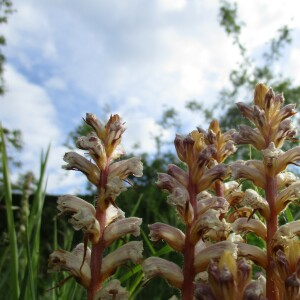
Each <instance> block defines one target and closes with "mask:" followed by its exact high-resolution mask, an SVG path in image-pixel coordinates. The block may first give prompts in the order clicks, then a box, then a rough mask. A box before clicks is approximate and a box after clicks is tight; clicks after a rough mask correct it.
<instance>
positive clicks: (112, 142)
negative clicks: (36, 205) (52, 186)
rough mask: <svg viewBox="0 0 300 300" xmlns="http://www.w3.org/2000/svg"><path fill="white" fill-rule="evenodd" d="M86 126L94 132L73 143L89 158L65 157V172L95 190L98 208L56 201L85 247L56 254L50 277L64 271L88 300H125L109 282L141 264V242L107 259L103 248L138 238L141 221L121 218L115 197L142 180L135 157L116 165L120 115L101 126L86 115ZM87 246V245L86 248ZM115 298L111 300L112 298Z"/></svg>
mask: <svg viewBox="0 0 300 300" xmlns="http://www.w3.org/2000/svg"><path fill="white" fill-rule="evenodd" d="M85 121H86V123H87V124H88V125H89V126H91V128H92V129H93V131H92V132H91V133H89V134H88V135H87V136H84V137H80V138H79V139H78V141H77V147H78V148H79V149H82V150H85V151H87V152H88V155H89V157H90V158H91V160H90V159H88V158H85V157H83V156H82V155H80V154H78V153H76V152H68V153H66V154H65V156H64V161H65V162H66V163H67V164H66V165H64V166H63V168H64V169H66V170H77V171H80V172H82V173H83V174H85V175H86V177H87V179H88V180H89V181H90V182H91V183H92V184H93V185H95V186H96V187H97V192H98V194H97V198H96V199H97V201H96V202H97V203H96V207H94V206H93V205H92V204H90V203H88V202H86V201H85V200H83V199H80V198H78V197H75V196H72V195H65V196H62V197H59V198H58V201H57V208H58V210H59V211H60V213H59V215H62V214H65V215H67V216H68V217H69V219H68V221H69V222H70V223H71V224H72V226H73V228H74V229H75V230H82V231H83V233H84V243H81V244H79V245H77V246H76V247H75V249H74V250H73V251H72V252H67V251H64V250H56V251H54V252H53V253H52V254H51V255H50V258H49V268H50V270H52V271H67V272H69V273H70V275H71V276H73V277H74V278H75V279H76V280H77V282H78V283H80V284H81V285H83V286H84V287H85V288H86V289H87V293H88V299H89V300H97V299H128V298H129V293H128V292H127V291H126V290H125V289H124V288H123V287H122V286H121V285H120V282H119V281H118V280H117V279H114V280H108V279H109V277H110V276H111V275H113V274H114V272H115V271H116V269H117V268H118V267H119V266H121V265H123V264H125V263H126V262H127V261H128V260H130V261H132V262H133V263H135V264H139V263H141V261H142V251H143V245H142V242H138V241H134V242H128V243H126V244H124V245H123V246H121V247H119V248H117V249H116V250H115V251H113V252H110V253H108V254H106V255H105V256H104V252H105V253H107V251H106V248H107V247H108V246H110V245H111V244H112V243H113V242H114V241H116V240H119V239H121V238H123V237H124V236H125V235H127V234H131V235H133V236H138V235H139V234H140V228H139V226H140V225H141V223H142V219H140V218H136V217H131V218H125V216H124V212H123V211H122V210H121V209H120V208H119V207H118V206H117V205H116V202H115V200H116V197H117V196H118V195H119V194H120V193H121V192H123V191H125V190H126V189H127V187H128V183H127V182H126V180H127V178H128V176H132V175H133V176H136V177H140V176H142V168H143V166H142V162H141V160H140V159H139V158H137V157H133V158H129V159H126V160H118V161H115V160H116V159H119V158H120V156H121V155H124V151H123V149H122V147H121V145H120V143H121V138H122V134H123V132H124V131H125V127H124V123H123V122H122V121H121V119H120V117H119V116H118V115H113V116H111V117H110V118H109V120H108V122H107V123H106V125H103V124H102V123H101V122H100V121H99V120H98V119H97V118H96V116H95V115H93V114H87V115H86V119H85ZM88 244H90V245H89V246H90V247H89V246H88ZM112 297H113V298H112Z"/></svg>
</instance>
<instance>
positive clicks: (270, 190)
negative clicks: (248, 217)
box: [266, 175, 279, 300]
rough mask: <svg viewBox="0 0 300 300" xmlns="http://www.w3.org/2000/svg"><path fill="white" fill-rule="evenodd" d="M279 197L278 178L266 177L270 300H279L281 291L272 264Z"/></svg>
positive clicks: (267, 284) (268, 290)
mask: <svg viewBox="0 0 300 300" xmlns="http://www.w3.org/2000/svg"><path fill="white" fill-rule="evenodd" d="M276 195H277V182H276V176H273V177H270V176H268V175H266V200H267V201H268V203H269V208H270V216H269V218H268V220H267V259H268V265H267V269H266V280H267V283H266V292H267V295H266V296H267V299H268V300H278V299H279V291H278V288H277V287H276V284H275V282H274V275H275V274H274V264H273V263H272V249H271V242H272V239H273V236H274V234H275V232H276V231H277V229H278V218H277V213H276V209H275V200H276Z"/></svg>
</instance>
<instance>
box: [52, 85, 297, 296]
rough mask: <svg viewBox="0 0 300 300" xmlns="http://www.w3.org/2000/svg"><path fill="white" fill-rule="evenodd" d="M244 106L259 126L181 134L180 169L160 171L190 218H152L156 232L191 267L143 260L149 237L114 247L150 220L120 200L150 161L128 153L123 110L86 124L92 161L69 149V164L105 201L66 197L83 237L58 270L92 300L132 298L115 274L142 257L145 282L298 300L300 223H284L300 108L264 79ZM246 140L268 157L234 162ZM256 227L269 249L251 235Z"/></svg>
mask: <svg viewBox="0 0 300 300" xmlns="http://www.w3.org/2000/svg"><path fill="white" fill-rule="evenodd" d="M237 106H238V108H239V110H240V111H241V113H242V114H243V116H244V117H245V118H247V119H248V120H249V121H250V122H251V123H252V127H250V126H248V125H241V126H240V128H239V131H235V130H229V131H227V132H222V131H221V128H220V125H219V123H218V121H216V120H213V121H212V122H211V123H210V125H209V128H208V129H207V130H204V129H201V128H197V130H194V131H192V132H190V133H189V134H188V135H186V136H182V135H177V136H176V138H175V141H174V144H175V149H176V152H177V156H178V158H179V160H180V161H181V167H179V166H177V165H174V164H170V165H169V166H168V169H167V173H159V174H158V181H157V186H158V187H159V188H160V189H163V190H166V191H167V192H168V193H169V195H168V196H167V203H168V204H169V205H170V206H171V207H173V208H174V209H175V212H176V214H177V216H178V218H179V219H180V221H181V223H182V224H181V225H180V228H177V227H175V226H172V224H166V223H160V222H158V223H154V224H150V225H148V227H149V231H150V233H149V238H150V240H152V241H153V242H157V241H161V240H163V241H165V242H166V243H167V244H168V245H169V247H170V248H171V249H172V250H174V251H176V252H178V253H180V254H181V256H182V257H183V260H182V265H178V264H177V263H174V262H173V261H169V260H167V259H165V258H163V257H161V256H160V255H158V253H159V252H155V251H154V255H155V256H153V257H148V258H146V259H145V260H143V258H142V250H143V247H142V242H140V241H132V242H128V243H126V244H124V245H122V246H121V247H119V248H117V249H115V250H114V251H112V252H110V253H109V250H108V247H109V246H110V245H111V244H112V243H113V242H114V241H116V240H118V239H121V238H122V237H124V236H125V235H127V234H131V235H133V236H138V235H139V234H140V228H139V226H140V225H141V222H142V220H141V219H140V218H137V217H130V218H125V216H124V212H123V211H122V210H121V209H120V208H119V207H118V206H117V204H116V202H115V200H116V198H117V197H118V196H119V194H120V193H122V192H123V191H125V190H126V189H127V187H128V186H129V183H130V182H129V180H128V176H130V175H133V176H137V177H140V176H142V163H141V161H140V159H139V158H136V157H133V158H129V159H125V160H119V158H120V156H121V155H123V154H124V151H123V150H122V148H121V146H120V142H121V137H122V134H123V132H124V130H125V128H124V125H123V123H122V121H121V120H120V117H119V116H118V115H114V116H111V117H110V119H109V121H108V122H107V124H106V125H105V126H104V125H102V123H100V121H99V120H98V119H97V118H96V117H95V116H94V115H92V114H87V116H86V120H85V121H86V123H87V124H88V125H90V126H91V127H92V129H93V131H92V132H91V133H89V134H88V135H87V136H85V137H81V138H79V139H78V142H77V146H78V148H79V149H82V150H86V151H87V152H88V155H89V156H90V158H91V159H92V160H89V159H87V158H85V157H83V156H81V155H80V154H78V153H76V152H69V153H66V154H65V157H64V160H65V161H66V163H67V164H66V165H65V166H63V167H64V168H65V169H67V170H78V171H81V172H82V173H84V174H85V175H86V176H87V178H88V180H89V181H90V182H91V183H92V184H93V185H95V186H96V187H97V192H98V195H97V197H96V205H93V204H91V203H88V202H86V201H85V200H83V199H80V198H78V197H75V196H72V195H65V196H62V197H60V198H59V199H58V201H57V208H58V210H59V215H68V216H69V222H70V223H71V224H72V226H73V228H74V229H75V230H82V231H83V233H84V238H83V242H82V243H80V244H78V245H77V246H76V247H75V248H74V249H73V250H72V251H71V252H67V251H64V250H56V251H55V252H53V253H52V254H51V255H50V258H49V267H50V269H52V270H53V271H67V272H69V273H70V276H72V277H74V278H75V279H76V281H77V282H78V283H79V284H81V285H82V286H84V287H85V288H86V289H87V293H88V299H89V300H95V299H128V298H129V297H130V295H129V293H128V292H127V291H126V289H124V288H123V287H122V286H121V284H120V282H119V281H118V280H117V279H116V278H113V279H112V278H110V277H111V276H112V275H113V274H114V272H115V270H116V269H117V268H118V266H121V265H122V264H124V263H126V262H127V261H128V260H130V261H132V262H133V263H135V264H139V263H141V265H142V270H143V273H144V282H145V283H146V282H148V281H149V280H151V279H152V278H153V277H157V276H159V277H162V278H164V279H165V280H166V281H167V282H168V283H169V284H170V285H171V286H173V287H175V288H177V289H179V290H180V293H181V297H182V299H183V300H192V299H198V300H218V299H224V300H231V299H235V300H250V299H260V300H263V299H268V300H297V299H298V300H299V299H300V258H299V257H300V243H299V233H300V221H297V220H296V221H295V220H293V218H291V217H290V218H289V220H288V222H287V223H286V224H283V225H282V226H279V218H280V216H282V213H283V212H284V211H285V210H287V211H288V206H289V204H291V203H297V201H298V199H299V196H300V180H299V178H298V177H296V176H295V175H294V174H293V173H292V172H290V170H288V166H289V165H297V166H298V164H297V162H298V161H299V160H300V147H299V146H296V147H294V148H292V149H289V150H287V151H283V150H282V148H283V146H284V144H285V141H286V140H288V139H292V140H293V139H294V137H295V135H296V133H297V131H296V128H295V127H294V126H293V124H292V122H291V120H290V119H291V117H292V116H294V115H295V114H296V111H295V106H294V105H292V104H289V105H285V106H284V98H283V96H282V95H280V94H275V93H274V92H273V90H272V89H268V88H267V87H266V86H265V85H263V84H258V85H257V86H256V88H255V92H254V99H253V105H252V106H251V105H247V104H244V103H237ZM243 144H250V145H251V146H252V147H254V148H255V149H256V150H257V151H258V152H260V153H261V159H256V160H254V159H250V160H248V161H242V160H238V161H234V162H232V161H231V162H229V163H227V164H225V163H226V160H227V159H228V158H230V156H231V155H232V154H233V153H234V152H235V151H236V150H237V145H243ZM228 161H229V160H228ZM248 233H251V236H252V237H253V236H254V237H255V241H260V244H261V246H258V244H257V243H256V244H255V243H253V241H252V242H251V239H248ZM146 242H147V244H148V245H149V241H147V240H146ZM150 246H151V245H150ZM152 253H153V251H152ZM257 270H259V272H258V271H257ZM158 293H159V291H158ZM155 296H157V295H155ZM171 299H176V296H173V297H172V298H171Z"/></svg>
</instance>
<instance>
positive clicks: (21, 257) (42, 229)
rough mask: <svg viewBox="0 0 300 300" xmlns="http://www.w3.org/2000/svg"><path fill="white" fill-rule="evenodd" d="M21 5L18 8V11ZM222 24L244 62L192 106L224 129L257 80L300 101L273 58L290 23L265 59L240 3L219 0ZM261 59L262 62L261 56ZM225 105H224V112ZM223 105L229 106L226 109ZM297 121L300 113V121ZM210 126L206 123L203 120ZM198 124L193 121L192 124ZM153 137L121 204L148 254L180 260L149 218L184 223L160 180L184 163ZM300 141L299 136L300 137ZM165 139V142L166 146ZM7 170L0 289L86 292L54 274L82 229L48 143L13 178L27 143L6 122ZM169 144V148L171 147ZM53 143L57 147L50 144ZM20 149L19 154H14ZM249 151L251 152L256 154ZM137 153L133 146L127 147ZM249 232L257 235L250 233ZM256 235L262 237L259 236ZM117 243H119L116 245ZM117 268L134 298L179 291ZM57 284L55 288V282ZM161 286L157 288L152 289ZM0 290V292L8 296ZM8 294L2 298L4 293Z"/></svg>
mask: <svg viewBox="0 0 300 300" xmlns="http://www.w3.org/2000/svg"><path fill="white" fill-rule="evenodd" d="M0 10H1V11H0V25H1V26H3V25H4V24H5V23H6V22H7V21H8V18H9V15H10V14H11V13H13V12H14V8H13V5H12V2H11V1H8V0H1V1H0ZM16 13H17V12H16ZM218 21H219V24H220V26H222V27H223V28H224V30H225V31H226V33H227V34H228V38H230V39H232V42H233V43H234V44H235V45H236V47H238V49H239V51H240V53H241V57H242V60H241V61H240V63H239V65H238V67H237V68H236V69H234V70H232V71H231V73H230V86H228V87H224V89H223V90H221V91H220V94H219V102H218V106H216V107H213V108H212V109H210V110H208V109H207V108H206V107H203V105H202V104H201V101H199V100H193V101H189V102H187V103H186V109H189V110H191V111H193V112H194V113H195V114H197V115H202V116H204V117H205V119H206V121H207V124H209V122H210V120H211V119H212V118H218V119H219V120H220V122H221V126H222V129H223V130H228V129H230V128H236V129H238V125H239V124H241V123H244V122H245V120H244V119H243V118H242V117H241V115H240V114H239V113H238V111H237V109H236V107H235V105H234V103H235V102H236V101H237V100H238V99H240V97H242V95H245V94H247V95H251V94H252V91H253V89H254V86H255V85H256V83H257V82H263V83H265V84H266V85H268V86H272V87H273V89H274V90H275V91H278V92H283V94H284V96H285V98H286V102H287V103H296V104H297V105H298V104H299V99H300V86H295V85H294V84H293V81H292V79H291V78H286V77H284V75H281V74H276V72H275V71H274V65H275V63H276V62H277V61H278V60H279V59H280V58H281V57H282V54H283V53H284V49H285V47H287V46H288V45H289V44H291V43H292V40H291V34H290V33H291V29H290V28H288V27H287V26H283V27H282V28H279V29H278V30H277V31H276V32H274V37H273V38H272V39H271V40H270V41H269V48H268V50H267V51H266V52H265V53H263V54H262V57H261V58H260V59H259V60H257V59H256V60H255V59H254V58H253V57H251V56H249V54H248V52H247V49H246V47H245V46H244V45H243V44H242V43H241V40H240V34H241V32H242V30H243V28H244V27H245V26H246V25H245V24H244V23H243V21H242V20H240V19H239V16H238V6H237V4H236V3H233V2H229V1H228V2H227V1H220V6H219V20H218ZM4 46H5V37H4V36H2V35H1V36H0V95H1V94H3V93H5V82H4V80H3V72H4V63H5V57H4V55H3V51H2V49H3V47H4ZM257 61H259V63H258V62H257ZM220 110H222V111H223V113H222V114H220ZM224 112H225V113H224ZM158 122H159V124H160V125H161V126H162V128H173V129H174V130H178V129H179V128H180V120H179V119H178V113H177V111H176V108H175V107H169V108H166V109H165V110H164V111H163V112H162V116H161V120H159V121H158ZM297 122H298V121H297ZM205 129H206V128H205ZM87 130H89V128H88V127H87V126H86V125H84V124H83V123H82V124H79V125H78V127H77V128H75V129H74V131H73V132H70V134H69V136H68V138H66V144H67V145H68V147H70V148H74V141H75V140H76V139H77V137H79V136H81V135H83V134H84V133H86V132H87ZM191 130H193V128H191ZM153 139H154V140H155V142H156V153H155V155H153V156H149V155H148V154H147V153H144V154H142V159H143V163H144V176H143V177H142V178H138V179H134V180H133V182H134V185H133V187H132V188H131V189H129V190H128V191H127V192H125V193H123V194H121V196H120V197H119V198H118V204H119V205H120V207H121V208H122V210H124V211H125V213H126V215H127V216H129V215H135V216H138V217H141V218H143V226H142V229H143V235H142V237H143V239H144V248H145V251H144V256H145V257H147V256H150V255H165V256H169V257H170V256H171V257H172V259H173V260H175V261H177V262H178V263H179V264H180V263H181V260H182V258H181V257H180V256H179V255H178V254H177V253H174V252H171V251H170V249H169V248H168V247H167V246H165V245H164V244H163V243H159V244H157V245H152V244H151V243H150V242H149V240H148V238H147V235H148V229H147V224H152V223H154V222H164V223H168V224H172V225H175V226H179V227H180V226H181V225H180V224H179V219H178V218H177V216H176V215H175V212H174V211H172V210H171V209H170V207H169V206H168V205H167V204H166V195H165V194H164V193H163V192H162V191H160V190H158V189H157V188H156V186H155V181H156V178H157V172H165V171H166V169H167V165H168V164H170V163H174V164H179V161H178V159H177V157H176V155H175V152H174V150H173V149H172V148H171V147H169V145H170V144H171V143H172V141H164V140H162V138H161V134H160V132H158V133H157V134H156V135H155V136H153ZM295 142H297V141H295ZM165 146H167V147H165ZM0 147H1V152H0V155H1V161H2V164H1V173H0V174H1V175H0V192H1V195H0V220H1V221H0V228H1V231H0V232H1V239H0V273H1V278H0V291H1V295H2V296H3V295H5V296H4V297H5V299H53V300H54V299H85V292H84V290H83V289H82V288H81V287H80V286H79V285H77V284H76V282H75V281H74V280H73V279H71V280H69V281H67V282H66V283H65V284H63V280H64V278H65V277H66V275H63V274H48V273H47V259H48V256H49V254H50V253H51V252H52V251H53V249H58V248H62V249H69V250H70V249H72V248H73V247H74V245H76V244H77V243H78V242H80V241H81V240H82V236H81V233H80V232H76V233H75V234H74V233H73V230H72V229H71V227H70V226H68V224H67V222H66V219H65V218H60V219H59V220H56V215H57V210H56V198H57V197H54V196H51V195H47V193H46V191H47V190H46V180H45V174H46V173H45V172H46V164H47V157H48V153H49V149H48V150H47V151H46V153H42V155H41V169H40V176H39V178H34V176H33V175H32V173H31V172H28V173H27V174H19V180H18V181H17V182H14V183H13V184H12V182H11V179H10V177H9V168H10V167H12V166H13V167H14V168H18V167H20V162H19V161H18V155H17V153H18V151H22V133H21V131H20V130H19V129H15V128H5V127H4V128H2V129H1V141H0ZM168 149H169V150H168ZM50 151H51V149H50ZM13 153H14V155H12V154H13ZM250 153H251V154H250ZM249 155H252V157H254V156H255V155H256V153H255V151H254V150H253V149H251V151H250V150H249V148H247V147H244V148H241V149H239V150H238V152H237V154H236V156H235V157H233V159H236V158H243V159H249ZM128 156H132V154H130V153H129V154H128ZM93 192H94V191H93V188H92V187H91V186H87V188H86V195H81V196H80V195H79V196H80V197H82V198H84V199H85V200H90V202H93V200H94V196H93V195H94V193H93ZM293 218H296V219H298V218H299V213H297V208H296V206H294V207H291V211H288V213H287V214H286V215H283V216H282V217H281V221H282V222H284V221H285V220H286V219H288V220H291V219H293ZM249 239H251V236H249ZM254 243H259V241H257V240H254ZM113 247H116V245H114V246H113ZM128 267H129V268H122V269H121V270H119V271H118V277H119V278H121V280H122V281H123V285H127V287H128V289H129V290H130V292H131V295H132V299H157V300H158V299H168V298H170V297H171V296H172V295H174V294H177V295H178V292H177V291H176V290H174V289H171V288H170V287H168V286H167V284H166V283H165V282H164V281H163V280H161V279H159V278H157V279H154V280H153V281H151V282H150V283H148V284H147V285H146V286H143V284H142V280H141V279H142V275H141V272H140V268H139V267H134V266H128ZM57 285H58V287H57V288H55V289H52V290H50V291H49V289H51V288H52V287H55V286H57ZM154 289H155V291H159V293H153V290H154ZM2 296H1V298H2ZM2 299H3V298H2Z"/></svg>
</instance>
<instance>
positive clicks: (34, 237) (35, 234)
mask: <svg viewBox="0 0 300 300" xmlns="http://www.w3.org/2000/svg"><path fill="white" fill-rule="evenodd" d="M49 151H50V146H49V147H48V149H47V152H46V155H45V156H44V155H43V154H42V156H41V165H40V175H39V181H38V184H37V189H36V191H35V194H34V200H33V204H32V207H31V210H30V216H29V222H28V230H27V235H28V237H27V238H28V241H29V249H30V250H31V253H30V256H31V259H30V264H29V263H27V266H26V270H25V273H24V277H23V280H22V287H21V295H20V299H19V300H23V299H27V297H28V293H27V286H28V280H29V279H30V278H29V276H28V272H30V268H31V270H32V274H31V275H32V276H33V278H35V281H34V287H33V286H30V290H31V292H32V293H34V294H35V295H36V297H37V278H38V269H39V266H38V264H39V258H40V257H39V255H40V229H41V223H42V222H41V219H42V210H43V206H44V199H45V191H44V190H43V180H44V176H45V171H46V164H47V160H48V156H49ZM33 289H34V291H33Z"/></svg>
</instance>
